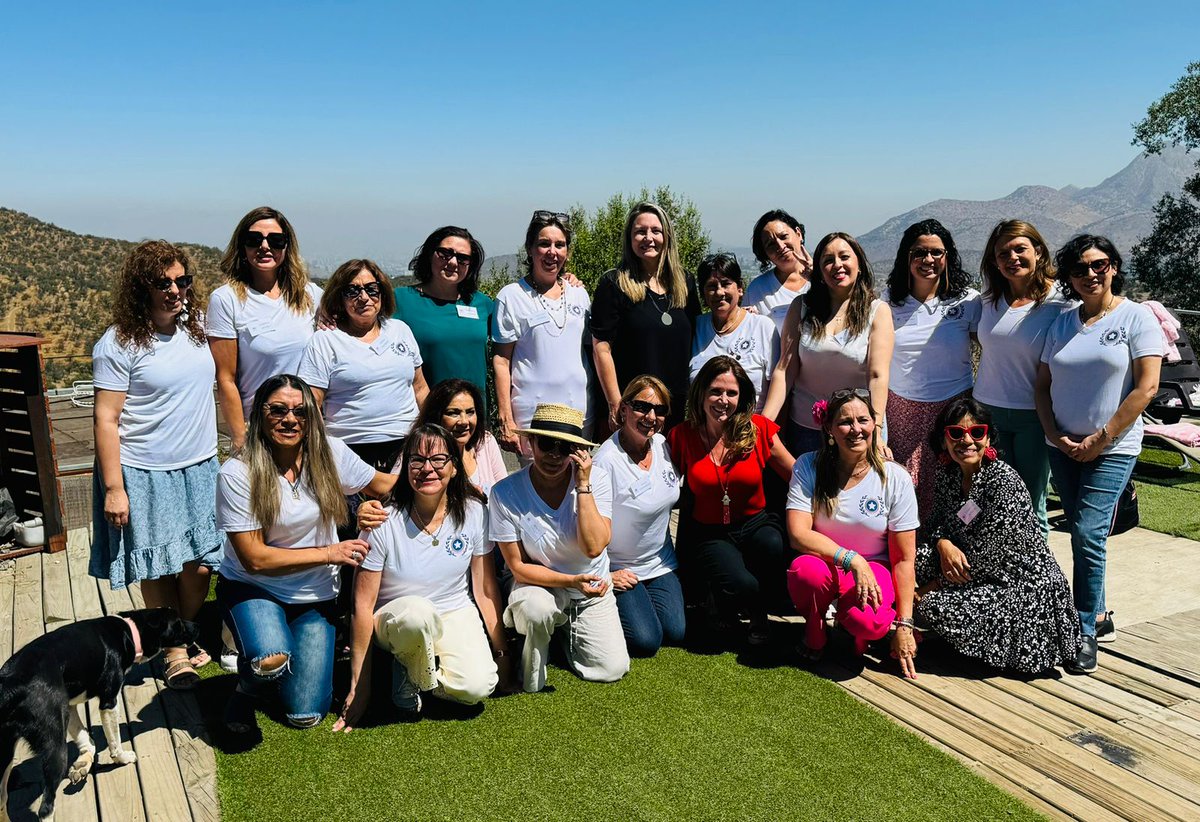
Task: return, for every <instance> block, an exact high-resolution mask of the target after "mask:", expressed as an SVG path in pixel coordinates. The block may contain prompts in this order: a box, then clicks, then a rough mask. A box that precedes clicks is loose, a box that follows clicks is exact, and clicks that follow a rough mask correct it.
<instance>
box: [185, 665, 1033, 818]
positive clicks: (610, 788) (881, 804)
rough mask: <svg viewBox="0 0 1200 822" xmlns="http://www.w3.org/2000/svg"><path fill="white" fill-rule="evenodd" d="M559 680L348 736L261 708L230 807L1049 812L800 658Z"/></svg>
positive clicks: (567, 814)
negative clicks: (607, 680) (615, 679)
mask: <svg viewBox="0 0 1200 822" xmlns="http://www.w3.org/2000/svg"><path fill="white" fill-rule="evenodd" d="M211 667H215V666H210V668H211ZM222 679H230V677H222ZM550 682H551V684H552V685H553V686H554V687H555V688H556V689H557V690H556V691H554V692H553V693H543V694H533V695H525V694H522V695H517V696H511V697H505V698H501V699H493V700H488V702H487V703H486V706H485V707H484V709H483V710H482V713H480V714H479V715H477V716H474V717H473V718H470V719H461V718H459V719H454V718H445V717H446V713H447V712H446V710H445V709H442V710H440V711H435V713H438V714H441V716H442V717H443V718H442V719H430V718H426V719H423V720H422V721H421V722H419V723H416V724H383V725H379V726H377V727H367V728H361V729H358V730H355V731H354V732H353V733H351V734H349V735H343V734H337V735H335V734H333V733H331V732H330V727H331V726H332V720H330V719H327V720H326V721H325V723H324V724H323V725H322V726H320V727H318V728H315V729H312V730H309V731H294V730H290V729H288V728H285V727H282V726H281V725H279V724H278V723H276V722H275V721H274V720H272V719H269V718H267V717H266V716H263V715H261V714H260V717H259V721H260V725H261V727H262V732H263V740H262V742H261V743H260V744H259V745H258V746H257V747H256V748H255V749H253V750H251V751H247V752H243V753H225V752H223V751H221V750H218V752H217V765H218V786H219V789H220V796H221V815H222V817H223V818H224V819H228V820H239V819H255V820H257V819H268V818H269V819H317V818H320V819H341V820H351V819H402V820H433V819H446V820H472V819H482V820H503V819H512V820H522V822H527V821H528V822H532V820H565V819H585V820H610V819H611V820H616V819H619V820H653V819H671V820H691V819H737V820H757V819H763V820H768V819H769V820H782V819H869V820H888V819H896V820H900V819H904V820H911V819H954V820H961V819H997V818H1005V819H1036V818H1039V817H1038V816H1037V814H1035V813H1034V812H1033V811H1032V810H1030V809H1029V808H1027V807H1025V806H1023V805H1021V804H1020V803H1019V802H1018V801H1017V800H1015V799H1013V798H1012V797H1010V796H1008V795H1007V794H1004V793H1003V792H1001V791H1000V790H998V789H997V788H995V787H993V786H992V785H990V784H989V783H987V782H985V781H983V780H982V779H980V778H979V777H977V776H975V775H974V774H972V773H971V772H970V771H969V770H968V769H967V768H965V767H963V766H962V765H960V764H959V763H958V762H956V761H955V760H954V759H952V758H951V757H949V756H947V755H945V754H943V753H941V752H939V751H938V750H936V749H934V748H933V747H931V746H929V745H927V744H925V743H924V742H922V741H921V740H919V739H918V738H917V737H916V736H914V735H912V734H910V733H908V732H906V731H904V730H902V729H901V728H899V727H898V726H897V725H895V724H894V723H892V722H891V721H889V720H888V719H886V718H885V717H884V716H883V715H881V714H879V713H877V712H875V711H874V710H873V709H871V708H868V707H866V706H864V705H862V704H861V703H859V702H857V701H855V699H854V698H853V697H851V696H850V695H849V694H847V693H846V692H845V691H843V690H842V689H841V688H840V687H838V686H837V685H835V684H834V683H832V682H828V681H826V680H823V679H820V678H817V677H814V676H812V675H810V674H808V673H806V672H803V671H800V670H798V669H795V668H791V667H778V668H769V669H762V668H751V667H747V666H745V665H742V664H739V662H738V661H737V660H736V658H735V657H734V655H733V654H729V653H726V654H721V655H698V654H692V653H688V652H686V651H682V650H677V649H665V650H663V651H662V652H661V653H660V654H659V655H658V657H657V658H655V659H651V660H635V661H634V664H633V670H632V672H631V673H630V674H629V676H627V677H626V678H625V679H624V680H623V681H621V682H619V683H616V684H612V685H599V684H591V683H585V682H582V681H580V680H579V679H577V678H576V677H574V676H573V675H572V674H570V673H568V672H566V671H563V670H559V669H555V668H551V672H550ZM222 684H223V683H222ZM206 685H211V686H214V687H215V686H217V685H218V683H217V682H211V681H210V682H208V683H206ZM224 690H225V689H224V688H222V689H221V691H222V692H224ZM376 696H377V697H378V699H377V701H386V700H387V694H386V693H384V692H378V693H377V694H376Z"/></svg>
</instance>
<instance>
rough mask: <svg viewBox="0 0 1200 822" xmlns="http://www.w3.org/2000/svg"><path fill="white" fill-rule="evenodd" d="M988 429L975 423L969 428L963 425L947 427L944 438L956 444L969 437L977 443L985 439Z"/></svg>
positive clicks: (981, 424)
mask: <svg viewBox="0 0 1200 822" xmlns="http://www.w3.org/2000/svg"><path fill="white" fill-rule="evenodd" d="M987 435H988V427H987V426H986V425H984V424H983V423H977V424H975V425H972V426H970V427H969V428H968V427H967V426H965V425H947V426H946V436H947V437H949V438H950V439H951V440H953V441H954V442H958V441H959V440H961V439H962V438H963V437H966V436H969V437H970V438H971V439H973V440H975V441H976V442H979V441H980V440H983V439H987Z"/></svg>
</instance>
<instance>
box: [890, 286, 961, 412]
mask: <svg viewBox="0 0 1200 822" xmlns="http://www.w3.org/2000/svg"><path fill="white" fill-rule="evenodd" d="M884 300H888V302H887V305H888V308H890V309H891V310H892V323H893V324H894V325H895V326H896V347H895V348H894V349H892V367H891V371H890V373H889V375H888V388H890V389H891V390H892V391H894V392H896V393H897V394H899V395H900V396H901V397H904V398H905V399H907V400H912V401H913V402H941V401H942V400H948V399H950V398H951V397H953V396H956V395H958V394H961V393H962V392H964V391H966V390H967V389H969V388H970V387H971V383H972V382H973V381H974V374H973V373H972V370H971V334H972V333H973V332H974V331H975V330H976V329H978V328H979V311H980V303H979V292H978V291H976V290H975V289H973V288H968V289H967V290H966V293H964V294H963V295H962V296H961V297H958V298H956V299H949V300H943V299H941V298H940V297H936V296H934V297H930V298H929V299H928V300H927V301H926V302H924V303H920V302H917V299H916V297H913V296H912V295H909V297H908V299H906V300H905V301H904V303H903V304H902V305H893V304H892V303H891V302H890V300H889V298H888V297H887V296H886V295H885V296H884Z"/></svg>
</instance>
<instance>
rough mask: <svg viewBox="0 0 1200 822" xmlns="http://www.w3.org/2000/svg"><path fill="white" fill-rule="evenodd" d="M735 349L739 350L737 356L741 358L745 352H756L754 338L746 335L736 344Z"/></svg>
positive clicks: (746, 353)
mask: <svg viewBox="0 0 1200 822" xmlns="http://www.w3.org/2000/svg"><path fill="white" fill-rule="evenodd" d="M734 350H735V351H736V352H737V355H736V356H737V358H738V359H739V360H740V359H741V358H742V355H743V354H745V355H747V356H749V355H750V354H752V353H754V340H752V339H750V338H749V337H746V338H745V339H743V340H740V341H739V342H738V344H737V345H736V346H734Z"/></svg>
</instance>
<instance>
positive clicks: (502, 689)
mask: <svg viewBox="0 0 1200 822" xmlns="http://www.w3.org/2000/svg"><path fill="white" fill-rule="evenodd" d="M496 670H497V672H498V674H499V676H500V681H499V682H498V683H496V693H498V694H515V693H519V692H520V690H521V681H520V679H519V678H518V677H517V666H516V663H515V662H514V661H513V656H512V654H505V655H504V656H502V657H500V658H499V659H497V660H496Z"/></svg>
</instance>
